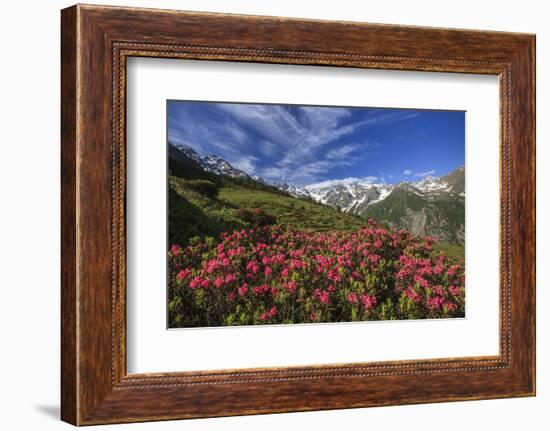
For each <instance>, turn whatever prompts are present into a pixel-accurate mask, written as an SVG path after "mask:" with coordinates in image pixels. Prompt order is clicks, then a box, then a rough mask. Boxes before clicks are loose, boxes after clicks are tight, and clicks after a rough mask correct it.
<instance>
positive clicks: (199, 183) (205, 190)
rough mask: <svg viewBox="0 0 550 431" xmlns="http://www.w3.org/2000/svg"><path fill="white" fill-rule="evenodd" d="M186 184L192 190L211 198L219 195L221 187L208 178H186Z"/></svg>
mask: <svg viewBox="0 0 550 431" xmlns="http://www.w3.org/2000/svg"><path fill="white" fill-rule="evenodd" d="M183 183H184V184H185V186H186V187H187V188H189V189H191V190H194V191H196V192H197V193H200V194H201V195H204V196H206V197H209V198H211V199H215V198H216V197H218V193H219V188H218V186H217V185H216V184H214V183H213V182H212V181H208V180H185V181H184V182H183Z"/></svg>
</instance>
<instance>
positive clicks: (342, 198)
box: [305, 179, 392, 214]
mask: <svg viewBox="0 0 550 431" xmlns="http://www.w3.org/2000/svg"><path fill="white" fill-rule="evenodd" d="M391 188H392V186H391V185H388V184H381V183H372V182H370V181H364V180H358V179H343V180H336V181H326V182H324V183H318V184H311V185H309V186H306V187H305V189H306V190H307V192H308V193H309V195H310V196H311V197H312V198H313V199H314V200H315V201H317V202H321V203H324V204H326V205H330V206H332V207H335V208H340V209H341V210H342V211H345V212H351V213H353V214H358V213H360V212H361V211H362V210H363V209H364V208H366V207H367V206H369V205H371V204H373V203H375V202H379V201H381V200H383V199H385V198H386V197H387V196H388V194H389V193H390V192H391Z"/></svg>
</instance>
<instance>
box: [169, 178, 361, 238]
mask: <svg viewBox="0 0 550 431" xmlns="http://www.w3.org/2000/svg"><path fill="white" fill-rule="evenodd" d="M169 201H170V204H169V223H168V225H169V241H170V243H171V244H172V243H185V242H187V241H188V240H189V238H192V237H193V236H213V237H217V236H218V235H219V234H220V233H221V232H224V231H232V230H234V229H242V228H243V227H246V226H248V224H247V223H246V222H244V221H243V220H241V219H240V218H239V215H238V210H239V209H240V208H246V209H254V208H262V209H263V210H265V211H267V212H268V213H270V214H273V215H274V216H275V217H277V221H278V223H279V224H282V225H292V226H293V227H296V228H300V229H313V230H315V231H318V232H323V231H329V230H354V229H357V228H360V227H361V226H364V225H365V224H366V222H365V221H364V220H362V219H360V218H359V217H356V216H352V215H349V214H344V213H341V212H339V211H338V210H336V209H334V208H331V207H328V206H325V205H320V204H317V203H313V202H309V201H306V200H302V199H298V198H294V197H291V196H286V195H283V194H277V193H272V192H271V191H265V190H253V189H249V188H245V187H240V186H238V185H235V184H231V185H228V184H227V183H222V184H221V185H220V186H219V194H218V196H217V197H209V196H207V195H205V194H203V193H199V192H197V191H196V190H193V189H192V188H191V187H189V183H188V181H187V180H185V179H182V178H177V177H170V190H169Z"/></svg>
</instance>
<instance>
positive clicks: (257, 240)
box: [168, 221, 464, 327]
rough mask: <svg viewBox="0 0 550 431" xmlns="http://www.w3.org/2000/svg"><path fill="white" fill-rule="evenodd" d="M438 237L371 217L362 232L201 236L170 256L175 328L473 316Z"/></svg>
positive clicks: (264, 229) (277, 230)
mask: <svg viewBox="0 0 550 431" xmlns="http://www.w3.org/2000/svg"><path fill="white" fill-rule="evenodd" d="M435 241H436V240H435V238H417V237H414V236H412V235H411V234H410V233H409V232H408V231H405V230H400V231H389V230H386V229H382V228H381V227H380V226H379V225H378V224H376V223H375V222H373V221H369V225H368V226H367V227H364V228H362V229H360V230H358V231H355V232H328V233H319V232H313V231H307V230H292V229H285V228H283V227H281V226H279V225H275V226H260V227H255V228H252V229H245V230H241V231H235V232H232V233H224V234H222V235H221V238H220V242H217V241H216V240H214V239H213V238H205V239H200V238H194V239H192V240H191V241H190V244H189V245H188V246H186V247H181V246H179V245H177V244H174V245H172V246H171V248H170V251H169V253H168V255H169V321H170V322H169V323H170V327H197V326H225V325H253V324H274V323H310V322H350V321H362V320H389V319H425V318H441V317H462V316H464V268H463V267H462V266H459V265H457V264H456V263H454V262H453V261H451V260H450V259H449V258H448V257H447V256H446V255H445V254H443V253H441V254H439V255H438V256H437V257H433V256H432V254H433V253H432V246H433V244H434V243H435Z"/></svg>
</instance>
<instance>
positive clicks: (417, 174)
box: [414, 169, 435, 178]
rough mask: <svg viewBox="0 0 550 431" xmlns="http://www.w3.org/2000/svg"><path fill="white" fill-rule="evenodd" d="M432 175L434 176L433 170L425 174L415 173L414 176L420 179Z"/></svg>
mask: <svg viewBox="0 0 550 431" xmlns="http://www.w3.org/2000/svg"><path fill="white" fill-rule="evenodd" d="M433 174H435V169H432V170H429V171H426V172H417V173H416V174H414V176H415V177H418V178H421V177H427V176H428V175H433Z"/></svg>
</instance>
